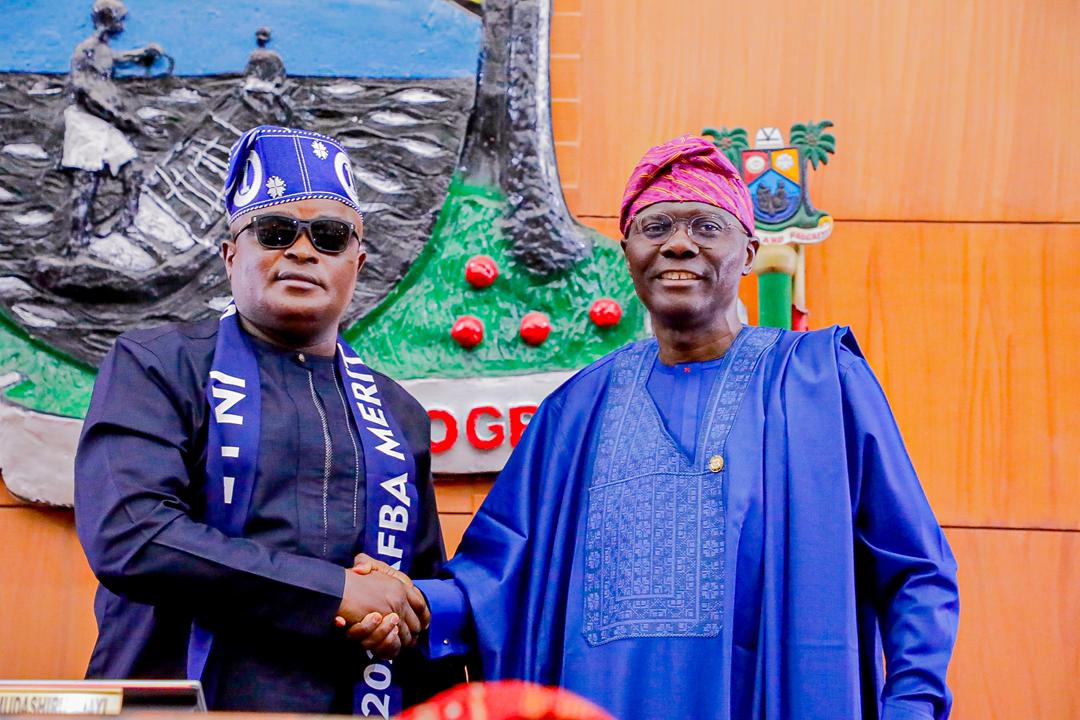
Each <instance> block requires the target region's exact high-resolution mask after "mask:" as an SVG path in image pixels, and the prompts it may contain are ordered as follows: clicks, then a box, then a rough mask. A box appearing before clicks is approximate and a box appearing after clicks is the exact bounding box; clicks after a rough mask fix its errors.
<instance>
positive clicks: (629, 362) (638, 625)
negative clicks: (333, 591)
mask: <svg viewBox="0 0 1080 720" xmlns="http://www.w3.org/2000/svg"><path fill="white" fill-rule="evenodd" d="M656 355H657V347H656V343H655V341H652V340H649V341H643V342H641V343H637V344H635V345H633V346H629V347H627V348H623V349H622V350H619V351H617V352H616V353H613V354H612V355H609V356H608V357H606V358H604V359H602V360H600V361H599V362H597V363H595V364H594V365H592V366H590V367H589V368H586V369H585V370H583V371H582V372H581V373H579V374H578V375H576V376H575V377H574V378H572V379H571V380H570V381H568V382H567V383H566V384H565V385H564V386H563V387H562V388H560V389H559V390H557V391H556V392H555V393H554V394H553V395H552V396H550V397H549V398H548V399H547V400H546V401H545V402H544V404H543V405H542V406H541V408H540V410H539V411H538V412H537V414H536V416H535V417H534V418H533V420H532V422H531V423H530V426H529V429H528V430H527V431H526V433H525V436H524V437H523V439H522V441H521V443H520V444H519V445H518V447H517V449H516V450H515V452H514V455H513V457H512V458H511V460H510V462H509V463H508V464H507V466H506V468H505V469H504V471H503V473H502V475H501V476H500V479H499V480H498V481H497V482H496V484H495V486H494V488H493V489H492V492H491V494H490V495H489V496H488V498H487V500H486V501H485V503H484V505H483V507H482V508H481V510H480V511H479V513H478V514H477V516H476V519H475V520H474V521H473V523H472V525H471V526H470V528H469V530H468V531H467V532H466V535H465V538H464V539H463V541H462V544H461V547H460V549H459V551H458V554H457V556H456V557H455V558H454V560H453V561H452V562H451V563H449V564H448V566H447V569H446V571H447V573H448V574H449V575H450V576H451V577H452V581H451V582H446V581H442V582H440V581H424V582H422V583H420V585H421V587H422V589H423V590H424V592H425V593H426V594H427V595H428V597H429V599H430V600H431V603H432V610H433V613H434V620H433V624H432V631H431V632H432V636H431V640H432V652H433V654H435V655H440V654H445V653H449V652H453V651H455V650H460V649H461V648H460V646H459V643H458V640H459V638H460V637H461V632H462V631H465V633H466V635H471V638H470V639H471V640H472V641H473V642H474V643H475V645H476V647H477V649H478V650H479V654H480V657H481V661H482V664H483V670H484V673H485V675H486V677H489V678H507V677H513V678H523V679H528V680H534V681H537V682H542V683H548V684H559V685H562V686H564V687H567V688H569V689H571V690H575V691H577V692H578V693H580V694H582V695H584V696H585V697H587V698H589V699H591V700H593V701H595V702H596V703H598V704H599V705H601V706H602V707H605V708H606V709H608V710H609V711H610V712H612V713H613V714H614V715H615V716H616V717H617V718H620V719H621V720H633V719H634V718H653V717H693V718H720V719H723V720H727V719H728V718H737V719H740V720H741V719H742V718H761V719H763V720H809V719H811V718H820V719H821V720H826V719H828V720H837V719H843V718H851V719H853V720H854V719H856V718H862V719H864V720H872V719H873V718H878V717H884V718H887V720H901V719H902V720H914V719H915V718H923V719H929V718H936V719H940V718H945V717H947V715H948V712H949V706H950V696H949V692H948V689H947V687H946V685H945V671H946V666H947V663H948V659H949V656H950V654H951V650H952V645H953V642H954V640H955V634H956V626H957V617H958V596H957V588H956V578H955V571H956V568H955V563H954V560H953V558H952V555H951V553H950V551H949V548H948V545H947V543H946V541H945V538H944V535H943V533H942V532H941V530H940V528H939V526H938V524H937V522H936V520H935V519H934V516H933V513H932V511H931V510H930V507H929V505H928V504H927V502H926V499H925V496H924V495H923V492H922V490H921V488H920V486H919V483H918V479H917V477H916V475H915V473H914V470H913V469H912V467H911V464H910V462H909V460H908V457H907V454H906V452H905V450H904V447H903V443H902V441H901V438H900V435H899V432H898V430H897V428H896V425H895V422H894V420H893V418H892V414H891V412H890V411H889V408H888V404H887V402H886V400H885V397H884V395H883V394H882V392H881V390H880V387H879V386H878V384H877V382H876V380H875V379H874V377H873V374H872V373H871V371H870V369H869V367H868V366H867V364H866V362H865V360H863V358H862V356H861V354H860V353H859V351H858V348H857V346H856V345H855V342H854V340H853V339H852V337H851V335H850V333H848V332H847V331H846V330H842V329H838V328H833V329H829V330H823V331H817V332H812V333H792V332H781V331H775V330H771V329H766V328H748V329H746V330H744V331H743V332H742V333H740V335H739V337H738V339H737V340H736V343H735V344H734V345H733V346H732V348H731V350H729V352H728V353H727V354H726V355H725V357H724V358H723V359H722V360H721V361H716V362H713V363H709V364H705V365H707V366H706V367H700V368H691V372H690V373H686V375H687V377H685V378H681V379H680V377H679V375H678V373H679V368H678V367H676V368H674V369H670V368H662V367H659V368H658V367H657V366H656ZM670 370H674V372H669V371H670ZM695 371H696V372H695ZM650 378H651V379H650ZM711 380H714V381H715V382H711ZM691 386H695V387H691ZM650 391H651V392H650ZM676 403H678V404H676ZM700 408H704V410H701V409H700ZM688 412H689V413H693V414H694V418H695V419H697V425H698V427H697V428H696V432H693V430H695V428H693V427H691V428H690V430H691V432H688V431H687V430H686V427H687V426H686V425H684V424H683V423H682V422H681V421H682V420H683V419H684V418H685V415H686V414H687V413H688ZM665 420H666V422H665ZM879 629H880V640H879ZM880 641H883V649H884V654H885V657H886V659H887V661H888V666H889V671H890V672H889V675H888V678H887V681H886V682H885V683H884V686H883V685H882V679H883V678H882V673H881V668H880V657H881V650H882V645H881V644H880Z"/></svg>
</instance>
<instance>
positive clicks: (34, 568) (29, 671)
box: [0, 506, 97, 679]
mask: <svg viewBox="0 0 1080 720" xmlns="http://www.w3.org/2000/svg"><path fill="white" fill-rule="evenodd" d="M0 548H2V553H3V554H2V558H3V559H2V560H0V607H2V608H3V613H2V614H0V678H16V679H21V678H60V679H69V678H81V677H82V676H83V673H84V672H85V671H86V663H87V661H88V660H89V659H90V650H91V649H92V648H93V646H94V640H95V639H96V638H97V625H96V624H95V622H94V606H93V602H94V590H95V588H96V587H97V581H96V580H95V579H94V576H93V574H92V573H91V572H90V567H89V566H88V565H87V563H86V557H85V556H84V555H83V551H82V547H81V546H80V545H79V540H78V538H77V537H76V536H75V524H74V520H73V516H72V514H71V512H70V511H67V510H42V509H39V508H35V507H30V506H24V507H4V508H0Z"/></svg>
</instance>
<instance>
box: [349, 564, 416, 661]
mask: <svg viewBox="0 0 1080 720" xmlns="http://www.w3.org/2000/svg"><path fill="white" fill-rule="evenodd" d="M344 572H345V592H344V593H343V595H342V598H341V605H340V606H339V607H338V617H339V618H340V619H341V620H343V621H344V623H343V624H344V625H345V626H346V627H348V628H349V629H348V631H347V632H348V635H349V637H353V638H356V639H357V640H359V641H360V644H361V645H362V646H363V647H364V648H365V649H367V650H371V651H372V652H374V653H375V654H376V655H379V656H380V657H394V656H395V655H397V654H398V652H400V650H401V648H403V647H411V646H412V645H414V644H415V643H416V638H417V636H419V634H420V631H421V624H420V619H419V617H417V614H416V611H415V610H413V607H412V605H411V604H410V602H409V597H408V591H409V589H410V588H408V586H406V585H405V584H404V583H402V582H400V581H399V580H397V579H395V578H393V577H391V576H389V575H387V574H384V573H379V572H374V573H370V574H367V575H361V574H359V573H356V572H353V571H352V570H345V571H344ZM339 624H340V623H339Z"/></svg>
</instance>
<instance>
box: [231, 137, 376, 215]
mask: <svg viewBox="0 0 1080 720" xmlns="http://www.w3.org/2000/svg"><path fill="white" fill-rule="evenodd" d="M311 198H325V199H327V200H337V201H338V202H341V203H345V204H346V205H348V206H349V207H351V208H352V209H353V210H355V211H356V212H358V213H359V212H360V203H359V200H357V197H356V189H355V187H354V185H353V175H352V165H351V164H350V163H349V156H348V155H346V154H345V150H344V148H342V147H341V145H339V144H338V142H337V141H336V140H334V139H333V138H330V137H327V136H326V135H322V134H320V133H316V132H311V131H309V130H297V129H294V128H285V127H277V126H275V125H260V126H259V127H256V128H252V129H251V130H248V131H247V132H246V133H244V134H243V135H241V136H240V139H239V140H237V141H236V144H234V145H233V146H232V149H231V150H230V151H229V174H228V176H227V177H226V178H225V210H226V212H228V213H229V220H230V221H231V220H233V219H235V218H236V216H237V215H240V214H241V213H245V212H248V211H250V210H257V209H259V208H264V207H270V206H272V205H281V204H283V203H289V202H296V201H297V200H308V199H311ZM361 214H362V213H361Z"/></svg>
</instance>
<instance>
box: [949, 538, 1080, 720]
mask: <svg viewBox="0 0 1080 720" xmlns="http://www.w3.org/2000/svg"><path fill="white" fill-rule="evenodd" d="M947 532H948V536H949V543H950V544H951V545H952V548H953V552H954V553H955V554H956V558H957V561H958V563H959V565H960V635H959V638H958V641H957V645H956V652H955V653H954V654H953V660H952V665H951V666H950V667H949V685H950V686H951V687H952V689H953V693H954V694H955V698H956V699H955V708H954V712H953V720H1029V719H1030V720H1066V719H1067V718H1078V717H1080V690H1078V686H1077V678H1080V593H1078V592H1077V588H1080V533H1077V532H1032V531H1016V530H1004V531H1003V530H965V529H950V530H948V531H947Z"/></svg>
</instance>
